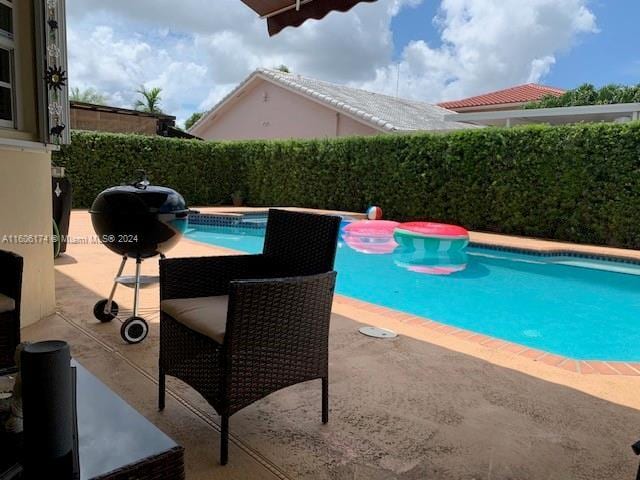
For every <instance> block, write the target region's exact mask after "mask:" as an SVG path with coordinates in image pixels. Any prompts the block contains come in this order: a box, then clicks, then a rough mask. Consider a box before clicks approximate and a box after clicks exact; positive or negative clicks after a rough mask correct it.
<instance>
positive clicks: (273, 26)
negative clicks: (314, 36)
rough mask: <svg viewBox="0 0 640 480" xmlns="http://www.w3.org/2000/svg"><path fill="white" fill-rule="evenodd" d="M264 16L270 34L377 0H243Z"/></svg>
mask: <svg viewBox="0 0 640 480" xmlns="http://www.w3.org/2000/svg"><path fill="white" fill-rule="evenodd" d="M242 1H243V2H244V3H245V4H246V5H247V6H249V7H250V8H252V9H253V10H254V11H255V12H257V13H258V15H260V16H261V17H262V18H266V19H267V27H268V30H269V35H270V36H273V35H275V34H276V33H278V32H280V30H282V29H283V28H285V27H299V26H300V25H302V23H304V22H305V21H306V20H308V19H310V18H313V19H316V20H319V19H321V18H323V17H324V16H325V15H327V14H328V13H329V12H332V11H334V10H337V11H340V12H346V11H347V10H350V9H351V8H352V7H353V6H354V5H357V4H358V3H360V2H369V3H371V2H375V1H376V0H242Z"/></svg>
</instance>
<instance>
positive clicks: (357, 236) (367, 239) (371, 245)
mask: <svg viewBox="0 0 640 480" xmlns="http://www.w3.org/2000/svg"><path fill="white" fill-rule="evenodd" d="M398 225H400V224H399V223H398V222H392V221H389V220H359V221H357V222H351V223H350V224H349V225H347V226H345V227H344V228H343V229H342V239H343V240H344V242H345V243H346V244H347V245H348V246H349V247H350V248H352V249H353V250H355V251H356V252H360V253H367V254H374V255H383V254H386V253H391V252H393V251H394V250H395V248H396V247H397V246H398V244H397V243H396V242H395V240H394V239H393V232H394V229H395V228H396V227H397V226H398Z"/></svg>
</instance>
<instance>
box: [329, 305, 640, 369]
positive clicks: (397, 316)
mask: <svg viewBox="0 0 640 480" xmlns="http://www.w3.org/2000/svg"><path fill="white" fill-rule="evenodd" d="M334 301H335V303H337V304H342V305H347V306H350V307H354V308H356V309H360V310H363V311H365V312H368V313H373V314H376V315H381V316H383V317H385V318H387V319H390V320H393V321H396V322H400V323H402V324H405V325H408V326H411V327H418V328H424V329H428V330H431V331H432V332H434V333H438V334H440V335H445V336H451V337H455V338H456V339H459V340H464V341H467V342H471V343H475V344H479V345H481V346H482V347H484V348H487V349H489V350H500V351H504V352H508V353H511V354H514V355H517V356H519V357H522V358H526V359H529V360H531V361H534V362H540V363H543V364H545V365H548V366H550V367H555V368H560V369H562V370H566V371H568V372H572V373H576V374H579V375H623V376H640V363H636V362H612V361H602V360H576V359H573V358H569V357H564V356H562V355H556V354H554V353H549V352H545V351H543V350H538V349H535V348H530V347H527V346H524V345H520V344H518V343H513V342H508V341H505V340H500V339H498V338H495V337H490V336H488V335H483V334H481V333H477V332H473V331H471V330H465V329H463V328H458V327H452V326H451V325H446V324H444V323H440V322H436V321H434V320H431V319H429V318H426V317H420V316H418V315H411V314H409V313H404V312H401V311H399V310H394V309H392V308H388V307H383V306H381V305H377V304H375V303H369V302H365V301H362V300H357V299H355V298H351V297H347V296H345V295H340V294H336V295H335V299H334Z"/></svg>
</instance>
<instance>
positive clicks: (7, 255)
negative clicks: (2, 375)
mask: <svg viewBox="0 0 640 480" xmlns="http://www.w3.org/2000/svg"><path fill="white" fill-rule="evenodd" d="M22 268H23V260H22V257H21V256H20V255H16V254H15V253H11V252H6V251H4V250H0V371H1V370H5V369H11V368H14V367H15V361H14V356H15V350H16V347H17V346H18V344H19V343H20V298H21V294H22Z"/></svg>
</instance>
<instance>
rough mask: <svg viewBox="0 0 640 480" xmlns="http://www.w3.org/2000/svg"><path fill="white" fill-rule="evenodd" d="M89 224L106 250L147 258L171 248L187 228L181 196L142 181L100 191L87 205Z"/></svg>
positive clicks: (183, 202)
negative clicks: (89, 207)
mask: <svg viewBox="0 0 640 480" xmlns="http://www.w3.org/2000/svg"><path fill="white" fill-rule="evenodd" d="M90 213H91V222H92V223H93V228H94V230H95V231H96V233H97V234H98V236H99V238H100V241H101V242H102V243H103V244H104V245H105V246H106V247H107V248H109V249H110V250H112V251H113V252H115V253H117V254H119V255H127V256H129V257H131V258H149V257H153V256H155V255H158V254H160V253H165V252H166V251H167V250H169V249H170V248H172V247H173V246H175V245H176V244H177V243H178V241H179V240H180V238H181V237H182V234H183V233H184V231H185V230H186V229H187V220H188V216H189V209H188V208H187V207H186V203H185V201H184V198H182V195H180V194H179V193H178V192H176V191H175V190H172V189H170V188H167V187H159V186H154V185H150V184H149V181H148V180H147V179H146V177H145V176H144V175H143V178H142V180H140V181H139V182H136V183H134V184H132V185H122V186H119V187H112V188H108V189H106V190H104V191H103V192H101V193H100V194H99V195H98V196H97V197H96V199H95V200H94V202H93V205H92V206H91V211H90Z"/></svg>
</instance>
